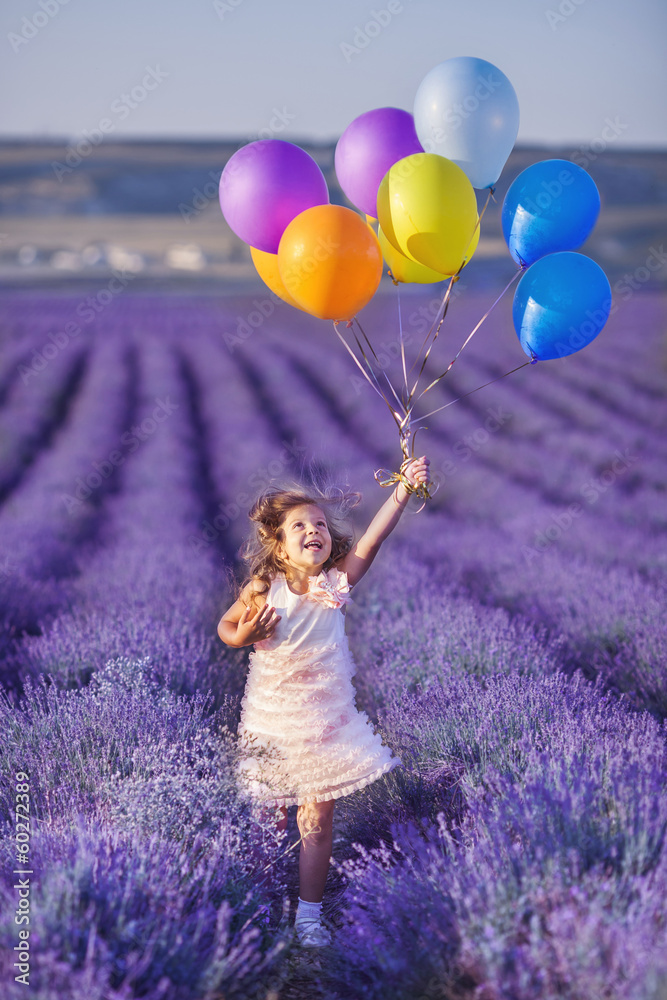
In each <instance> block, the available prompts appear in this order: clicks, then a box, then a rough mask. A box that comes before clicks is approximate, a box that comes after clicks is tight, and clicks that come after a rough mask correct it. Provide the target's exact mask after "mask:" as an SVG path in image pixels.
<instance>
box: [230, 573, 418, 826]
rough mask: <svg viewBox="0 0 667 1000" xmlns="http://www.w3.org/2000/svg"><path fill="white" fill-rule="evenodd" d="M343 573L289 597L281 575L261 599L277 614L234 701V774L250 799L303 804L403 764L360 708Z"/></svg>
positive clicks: (314, 579)
mask: <svg viewBox="0 0 667 1000" xmlns="http://www.w3.org/2000/svg"><path fill="white" fill-rule="evenodd" d="M349 591H350V587H349V583H348V579H347V574H346V573H344V572H343V571H341V570H338V569H335V568H334V569H330V570H328V572H325V571H324V570H323V571H322V572H321V573H320V574H319V576H317V577H314V576H313V577H311V578H310V582H309V591H308V593H306V594H295V593H294V592H293V591H292V590H290V588H289V586H288V584H287V580H286V578H285V576H284V575H283V574H280V575H279V576H277V577H276V578H275V579H274V580H273V581H272V583H271V587H270V589H269V592H268V594H266V600H267V602H268V603H269V604H270V605H273V606H274V607H275V608H276V611H277V613H278V614H279V615H280V616H281V619H280V621H279V622H278V625H277V627H276V629H275V631H274V633H273V635H272V636H271V638H270V639H265V640H263V641H262V642H258V643H255V651H254V652H252V653H251V654H250V671H249V673H248V678H247V681H246V688H245V693H244V696H243V700H242V702H241V720H240V723H239V728H238V736H239V742H240V747H241V751H242V755H241V760H240V763H239V779H240V781H241V782H242V783H243V784H244V785H245V786H246V788H247V789H248V791H249V792H250V794H251V795H253V797H255V798H257V799H261V800H264V801H266V802H267V803H271V804H275V805H285V806H290V805H302V804H305V803H306V802H322V801H327V800H330V799H338V798H340V797H341V796H343V795H349V794H350V793H351V792H354V791H356V790H357V789H358V788H363V787H364V786H365V785H368V784H370V782H372V781H375V780H376V779H377V778H379V777H380V776H381V775H383V774H385V773H386V772H387V771H390V770H391V769H392V768H394V767H397V766H398V765H399V764H400V763H401V761H400V759H399V758H398V757H395V756H394V755H393V754H392V752H391V750H390V749H389V747H387V746H385V745H384V744H383V743H382V740H381V738H380V736H379V735H378V734H376V733H375V732H374V730H373V728H372V726H371V722H370V719H369V718H368V716H367V715H366V713H365V712H361V711H359V710H358V709H357V707H356V705H355V703H354V699H355V691H354V688H353V686H352V677H353V675H354V673H355V672H356V666H355V664H354V661H353V659H352V656H351V654H350V650H349V647H348V642H347V636H346V635H345V616H344V605H345V604H347V603H348V602H349V601H350V597H349V596H348V595H349Z"/></svg>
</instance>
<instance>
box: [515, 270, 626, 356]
mask: <svg viewBox="0 0 667 1000" xmlns="http://www.w3.org/2000/svg"><path fill="white" fill-rule="evenodd" d="M610 310H611V287H610V285H609V281H608V280H607V275H606V274H605V273H604V271H603V270H602V268H601V267H600V266H599V265H598V264H596V263H595V261H594V260H591V259H590V257H585V256H584V254H582V253H573V252H572V251H561V252H560V253H550V254H548V255H547V256H546V257H542V259H541V260H538V261H537V262H536V263H535V264H533V265H532V267H529V268H528V270H527V271H526V273H525V274H524V276H523V277H522V278H521V280H520V281H519V284H518V285H517V289H516V292H515V293H514V305H513V309H512V318H513V320H514V329H515V330H516V332H517V336H518V338H519V340H520V341H521V346H522V347H523V350H524V352H525V353H526V354H527V355H528V357H529V358H536V359H537V360H538V361H549V360H551V359H553V358H564V357H567V355H568V354H574V353H575V351H580V350H581V349H582V347H586V345H587V344H590V342H591V340H593V339H594V338H595V337H597V335H598V333H599V332H600V330H601V329H602V327H603V326H604V325H605V323H606V322H607V318H608V316H609V312H610Z"/></svg>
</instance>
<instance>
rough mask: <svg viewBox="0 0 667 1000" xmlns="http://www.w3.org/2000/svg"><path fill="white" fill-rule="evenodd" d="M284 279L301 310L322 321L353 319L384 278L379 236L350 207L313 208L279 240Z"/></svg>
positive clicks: (296, 219)
mask: <svg viewBox="0 0 667 1000" xmlns="http://www.w3.org/2000/svg"><path fill="white" fill-rule="evenodd" d="M278 267H279V269H280V277H281V279H282V281H283V284H284V285H285V288H286V289H287V290H288V292H289V293H290V295H292V296H293V298H294V299H296V301H297V302H298V304H299V305H300V306H301V308H302V309H305V311H306V312H309V313H310V314H311V315H312V316H317V317H318V318H319V319H334V320H339V319H348V320H349V319H352V317H353V316H356V314H357V312H358V311H359V310H360V309H363V307H364V306H365V305H366V303H367V302H369V301H370V300H371V299H372V298H373V295H374V294H375V292H376V290H377V287H378V285H379V284H380V278H381V277H382V253H381V251H380V245H379V243H378V241H377V236H376V235H375V233H374V232H373V230H372V229H371V228H370V226H368V225H367V224H366V222H365V221H364V220H363V219H362V218H361V217H360V216H359V215H357V213H356V212H353V211H352V209H350V208H343V207H342V206H340V205H314V206H313V207H312V208H307V209H306V210H305V211H303V212H301V214H300V215H297V216H296V218H294V219H292V221H291V222H290V223H289V225H288V226H287V228H286V229H285V232H284V233H283V235H282V236H281V238H280V245H279V247H278Z"/></svg>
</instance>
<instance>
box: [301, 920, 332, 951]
mask: <svg viewBox="0 0 667 1000" xmlns="http://www.w3.org/2000/svg"><path fill="white" fill-rule="evenodd" d="M294 929H295V930H296V934H297V937H298V939H299V944H300V945H301V946H302V948H323V947H326V945H328V944H331V934H330V932H329V931H328V930H327V928H326V927H325V926H324V924H322V923H320V921H319V920H308V919H307V918H306V919H303V918H302V919H301V920H297V921H295V923H294Z"/></svg>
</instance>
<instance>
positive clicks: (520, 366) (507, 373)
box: [415, 351, 537, 433]
mask: <svg viewBox="0 0 667 1000" xmlns="http://www.w3.org/2000/svg"><path fill="white" fill-rule="evenodd" d="M531 355H532V357H531V359H530V361H524V363H523V364H522V365H519V366H518V368H512V370H511V371H509V372H505V374H504V375H499V376H498V378H492V379H491V380H490V381H489V382H485V383H484V385H478V386H477V388H476V389H471V390H470V392H464V393H463V395H462V396H457V397H456V399H450V401H449V402H448V403H445V404H444V405H443V406H439V407H438V408H437V409H435V410H431V411H430V412H429V413H425V414H424V416H423V417H419V418H418V419H417V420H416V421H415V423H417V424H418V423H421V421H422V420H426V419H427V417H432V416H433V414H434V413H439V412H440V410H446V409H447V407H448V406H452V405H453V404H454V403H458V402H459V401H460V400H461V399H465V398H466V396H472V394H473V392H479V390H480V389H485V388H486V386H487V385H493V383H494V382H500V380H501V379H503V378H507V376H508V375H513V374H514V372H518V371H521V369H522V368H525V367H526V365H534V364H537V358H536V357H535V355H534V354H533V353H532V351H531ZM417 430H419V428H417ZM415 433H416V431H415Z"/></svg>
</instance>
